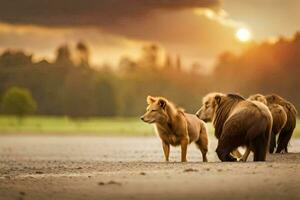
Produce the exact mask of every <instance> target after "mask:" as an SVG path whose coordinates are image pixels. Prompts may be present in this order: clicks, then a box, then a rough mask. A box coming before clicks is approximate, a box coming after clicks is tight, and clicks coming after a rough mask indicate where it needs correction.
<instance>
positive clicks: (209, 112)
mask: <svg viewBox="0 0 300 200" xmlns="http://www.w3.org/2000/svg"><path fill="white" fill-rule="evenodd" d="M196 115H197V116H198V117H199V118H200V119H202V120H204V121H205V122H208V121H212V122H213V125H214V127H215V136H216V137H217V138H218V140H219V141H218V146H217V149H216V152H217V154H218V157H219V158H220V160H221V161H237V159H236V158H234V157H232V156H231V155H230V152H232V151H233V150H235V149H237V148H238V147H240V146H246V147H247V148H248V149H249V150H251V151H253V152H254V161H265V160H266V153H267V149H268V143H269V137H270V133H271V127H272V116H271V113H270V111H269V109H268V107H267V106H266V105H264V104H263V103H260V102H257V101H255V102H251V101H247V100H245V99H244V98H243V97H241V96H239V95H237V94H227V95H224V94H219V93H211V94H208V95H207V96H205V97H204V98H203V105H202V106H201V108H200V109H199V110H198V112H197V113H196Z"/></svg>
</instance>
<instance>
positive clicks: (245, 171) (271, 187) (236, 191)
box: [0, 136, 300, 200]
mask: <svg viewBox="0 0 300 200" xmlns="http://www.w3.org/2000/svg"><path fill="white" fill-rule="evenodd" d="M210 139H211V140H212V142H211V144H210V151H209V155H208V159H209V163H202V158H201V154H200V151H199V150H197V149H196V147H195V146H194V145H193V144H192V145H190V147H189V149H188V161H189V162H188V163H180V162H178V161H179V160H180V148H171V158H170V160H171V162H169V163H165V162H163V154H162V150H161V146H160V140H159V139H158V138H156V137H150V138H149V137H139V138H126V137H105V138H104V137H92V136H87V137H81V136H76V137H71V136H70V137H55V136H39V137H38V136H1V137H0V199H272V200H274V199H289V200H290V199H300V154H299V153H290V154H287V155H271V156H270V155H269V156H268V161H267V162H260V163H253V162H248V163H220V162H219V161H218V159H217V157H216V154H215V152H214V149H215V146H216V141H215V140H214V139H213V138H210ZM291 144H292V146H291V147H290V150H291V152H300V140H293V141H292V142H291ZM250 160H252V157H250Z"/></svg>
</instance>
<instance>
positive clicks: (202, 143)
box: [141, 96, 208, 162]
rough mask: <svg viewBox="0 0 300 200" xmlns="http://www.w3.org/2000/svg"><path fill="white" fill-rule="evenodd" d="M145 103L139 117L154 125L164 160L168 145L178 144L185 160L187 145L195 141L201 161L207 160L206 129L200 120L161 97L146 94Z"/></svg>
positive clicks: (167, 154) (166, 155) (166, 156)
mask: <svg viewBox="0 0 300 200" xmlns="http://www.w3.org/2000/svg"><path fill="white" fill-rule="evenodd" d="M147 103H148V106H147V111H146V113H145V114H144V115H143V116H142V117H141V119H142V120H143V121H144V122H146V123H150V124H152V123H153V124H154V125H155V128H156V131H157V133H158V135H159V137H160V138H161V140H162V147H163V151H164V155H165V160H166V161H169V153H170V145H172V146H177V145H180V146H181V162H186V161H187V159H186V154H187V146H188V144H190V143H191V142H195V143H196V145H197V147H198V148H199V149H200V151H201V153H202V158H203V162H207V157H206V154H207V150H208V135H207V133H208V131H207V128H206V125H205V123H204V122H203V121H202V120H200V119H198V118H197V117H196V116H195V115H192V114H188V113H185V112H184V111H183V110H182V109H180V108H177V107H176V106H175V105H174V104H173V103H171V102H170V101H168V100H167V99H165V98H163V97H152V96H148V97H147Z"/></svg>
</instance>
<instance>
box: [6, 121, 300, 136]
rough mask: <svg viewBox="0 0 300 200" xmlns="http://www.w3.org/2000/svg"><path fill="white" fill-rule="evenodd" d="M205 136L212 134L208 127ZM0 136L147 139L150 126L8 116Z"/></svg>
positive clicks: (299, 132) (297, 132)
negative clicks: (29, 135)
mask: <svg viewBox="0 0 300 200" xmlns="http://www.w3.org/2000/svg"><path fill="white" fill-rule="evenodd" d="M208 128H209V133H210V134H213V132H214V130H213V128H212V125H211V123H209V124H208ZM0 134H95V135H103V136H111V135H118V136H122V135H124V136H151V135H155V133H154V129H153V126H151V125H149V124H146V123H144V122H142V121H141V120H140V119H139V118H88V119H72V118H68V117H49V116H33V117H25V118H23V119H22V120H18V118H16V117H12V116H0ZM299 136H300V119H298V120H297V127H296V129H295V133H294V137H299Z"/></svg>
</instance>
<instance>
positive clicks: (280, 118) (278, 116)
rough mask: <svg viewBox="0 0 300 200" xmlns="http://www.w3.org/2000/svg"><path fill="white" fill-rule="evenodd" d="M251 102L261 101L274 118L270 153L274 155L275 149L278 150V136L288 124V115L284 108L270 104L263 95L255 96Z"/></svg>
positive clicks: (251, 97) (251, 98)
mask: <svg viewBox="0 0 300 200" xmlns="http://www.w3.org/2000/svg"><path fill="white" fill-rule="evenodd" d="M248 99H249V100H250V101H259V102H262V103H264V104H265V105H267V106H268V108H269V109H270V112H271V114H272V118H273V126H272V132H271V140H270V147H269V153H273V152H274V149H275V148H276V136H277V135H280V133H281V130H282V129H283V128H284V126H285V124H286V122H287V114H286V111H285V110H284V108H283V106H281V105H279V104H275V103H272V104H268V102H267V99H266V97H265V96H264V95H262V94H254V95H251V96H250V97H249V98H248Z"/></svg>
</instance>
